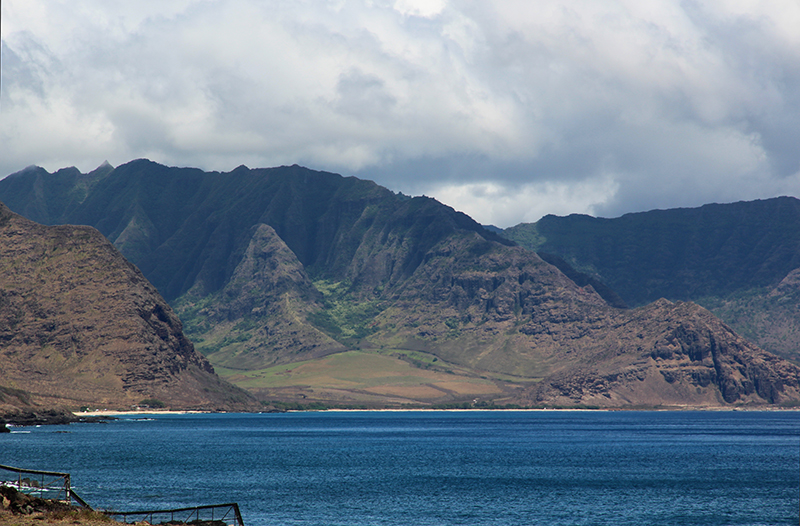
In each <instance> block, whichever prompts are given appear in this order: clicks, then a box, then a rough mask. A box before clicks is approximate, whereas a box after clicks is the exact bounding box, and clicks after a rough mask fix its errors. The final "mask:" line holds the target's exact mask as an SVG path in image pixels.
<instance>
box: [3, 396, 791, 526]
mask: <svg viewBox="0 0 800 526" xmlns="http://www.w3.org/2000/svg"><path fill="white" fill-rule="evenodd" d="M0 464H6V465H12V466H17V467H23V468H29V469H38V470H48V471H64V472H69V473H71V475H72V484H73V487H74V489H75V490H76V491H77V492H78V493H79V494H80V495H81V496H82V497H83V498H84V499H85V500H87V501H88V502H89V503H90V504H91V505H92V506H94V507H96V508H104V509H113V510H117V511H131V510H138V509H161V508H170V507H183V506H194V505H204V504H215V503H227V502H238V503H239V506H240V508H241V511H242V515H243V517H244V521H245V524H247V525H248V526H250V525H255V526H258V525H295V524H296V525H300V524H302V525H320V526H321V525H325V526H335V525H342V526H361V525H387V526H389V525H391V526H394V525H460V524H464V525H530V524H540V525H605V524H609V525H611V524H613V525H640V524H671V525H788V524H792V525H796V524H798V509H800V489H799V488H800V413H796V412H791V411H787V412H749V411H742V412H734V411H730V412H645V411H642V412H639V411H631V412H627V411H626V412H602V411H563V412H562V411H468V412H304V413H286V414H190V415H157V416H153V417H148V418H141V417H135V416H126V417H122V418H120V419H119V420H116V421H114V422H112V423H109V424H73V425H69V426H43V427H36V428H14V429H13V432H12V433H11V434H5V435H0Z"/></svg>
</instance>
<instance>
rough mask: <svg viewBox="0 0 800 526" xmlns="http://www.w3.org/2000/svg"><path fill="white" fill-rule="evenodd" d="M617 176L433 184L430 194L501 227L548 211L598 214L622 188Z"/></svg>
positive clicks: (487, 223) (542, 214)
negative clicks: (517, 182) (564, 180)
mask: <svg viewBox="0 0 800 526" xmlns="http://www.w3.org/2000/svg"><path fill="white" fill-rule="evenodd" d="M618 187H619V185H618V184H617V183H616V181H615V179H614V176H613V175H611V174H607V175H604V176H600V177H598V178H596V179H590V180H585V181H580V182H578V183H574V184H569V183H560V182H553V181H548V182H542V183H532V184H523V185H521V186H519V187H513V186H508V185H504V184H501V183H494V182H485V183H471V184H461V185H458V184H453V185H442V186H435V185H434V186H433V187H431V189H430V190H429V192H428V193H429V195H430V196H432V197H435V198H436V199H437V200H438V201H440V202H444V203H458V205H457V206H455V208H456V209H457V210H459V211H462V212H465V213H466V214H467V215H469V216H470V217H472V218H473V219H475V220H476V221H478V222H479V223H481V224H484V225H495V226H499V227H501V228H505V227H509V226H512V225H515V224H517V223H520V222H526V223H530V222H534V221H537V220H538V219H539V218H541V217H542V216H544V215H546V214H556V215H568V214H573V213H577V214H590V215H593V214H596V213H597V209H598V207H599V206H601V205H603V204H605V203H606V202H608V201H609V200H611V199H612V198H613V197H614V195H615V194H616V192H617V190H618Z"/></svg>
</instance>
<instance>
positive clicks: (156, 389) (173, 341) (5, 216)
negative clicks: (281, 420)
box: [0, 204, 253, 409]
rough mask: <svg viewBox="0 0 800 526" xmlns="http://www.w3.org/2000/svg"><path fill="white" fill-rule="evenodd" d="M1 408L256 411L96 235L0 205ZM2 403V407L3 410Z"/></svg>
mask: <svg viewBox="0 0 800 526" xmlns="http://www.w3.org/2000/svg"><path fill="white" fill-rule="evenodd" d="M0 364H2V367H1V368H0V385H2V386H3V388H4V389H0V409H10V408H13V407H16V408H20V407H23V408H25V407H28V408H29V407H35V406H37V405H38V406H48V407H49V406H56V405H62V406H67V407H75V408H77V407H80V406H85V405H88V406H98V405H100V406H110V407H130V406H132V405H137V404H139V403H140V402H141V401H142V400H145V399H151V400H159V401H162V402H163V403H165V404H168V405H169V406H171V407H175V408H206V409H218V408H219V409H230V408H247V407H252V406H253V401H252V399H250V397H249V396H248V395H247V394H246V393H244V392H243V391H241V390H240V389H238V388H236V387H234V386H232V385H230V384H228V383H227V382H224V381H222V380H221V379H220V378H219V377H217V376H216V375H215V374H214V370H213V368H212V366H211V365H210V364H209V362H208V361H207V360H206V359H205V358H203V357H202V356H201V355H200V354H199V353H197V352H196V351H195V350H194V346H193V345H192V343H191V342H190V341H189V340H188V339H187V338H186V337H185V336H184V335H183V332H182V327H181V322H180V320H179V319H178V317H177V316H176V315H175V314H174V313H173V311H172V309H171V308H170V307H169V305H167V304H166V303H165V302H164V300H163V299H162V298H161V296H160V295H159V294H158V292H157V291H156V290H155V289H154V288H153V286H152V285H150V283H149V282H148V281H147V279H146V278H145V277H144V276H143V275H142V274H141V273H140V272H139V271H138V270H137V269H136V268H135V267H134V266H133V265H131V264H130V263H128V262H127V261H126V260H125V259H124V258H123V257H122V256H121V255H120V254H119V252H118V251H117V250H116V249H115V248H114V247H113V246H112V245H111V244H110V243H109V242H108V241H107V240H106V239H105V238H104V237H103V236H102V235H101V234H100V233H99V232H97V231H96V230H95V229H93V228H91V227H85V226H42V225H39V224H36V223H34V222H32V221H29V220H27V219H24V218H22V217H20V216H18V215H17V214H14V213H13V212H11V211H10V210H9V209H8V208H6V207H5V206H4V205H2V204H0ZM3 406H5V407H3Z"/></svg>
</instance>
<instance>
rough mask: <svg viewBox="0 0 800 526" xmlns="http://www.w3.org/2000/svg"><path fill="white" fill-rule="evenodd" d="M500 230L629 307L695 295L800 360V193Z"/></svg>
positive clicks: (753, 337) (742, 330) (758, 339)
mask: <svg viewBox="0 0 800 526" xmlns="http://www.w3.org/2000/svg"><path fill="white" fill-rule="evenodd" d="M501 235H503V236H505V237H507V238H508V239H511V240H514V241H515V242H517V243H519V244H520V245H521V246H525V247H526V248H529V249H530V250H534V251H536V252H538V253H539V254H540V255H541V256H542V257H544V258H545V259H548V260H551V261H563V262H564V264H566V265H568V266H571V267H572V268H574V269H575V270H576V271H577V272H578V273H580V274H582V275H583V276H587V277H590V278H591V279H594V280H596V281H599V282H602V283H604V284H605V285H607V286H609V287H610V288H611V289H613V291H614V292H615V293H617V294H618V295H619V297H620V299H621V300H622V302H623V303H625V304H628V305H630V306H640V305H645V304H647V303H649V302H652V301H655V300H658V299H660V298H666V299H669V300H673V301H676V300H681V301H693V302H696V303H698V304H700V305H702V306H704V307H706V308H708V309H709V310H711V311H712V312H713V313H714V314H715V315H717V316H718V317H720V318H721V319H722V320H723V321H725V322H726V323H727V324H729V325H730V326H731V327H732V328H734V329H735V330H736V332H737V333H739V334H741V335H742V336H744V337H746V338H747V339H749V340H750V341H752V342H753V343H756V344H757V345H759V346H760V347H762V348H764V349H766V350H768V351H770V352H772V353H775V354H777V355H779V356H782V357H784V358H787V359H790V360H793V361H795V362H800V200H797V199H795V198H793V197H778V198H774V199H765V200H759V201H750V202H738V203H731V204H709V205H705V206H702V207H699V208H680V209H671V210H653V211H650V212H641V213H635V214H626V215H624V216H622V217H619V218H614V219H604V218H595V217H590V216H586V215H571V216H567V217H557V216H552V215H551V216H545V217H543V218H542V219H541V220H539V221H538V222H536V223H525V224H520V225H517V226H514V227H511V228H508V229H506V230H504V231H503V232H502V233H501Z"/></svg>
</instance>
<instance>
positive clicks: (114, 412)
mask: <svg viewBox="0 0 800 526" xmlns="http://www.w3.org/2000/svg"><path fill="white" fill-rule="evenodd" d="M212 412H214V411H200V410H187V411H177V410H172V409H163V410H162V409H128V410H122V409H98V410H96V411H73V412H72V414H73V415H75V416H126V415H193V414H206V413H212Z"/></svg>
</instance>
